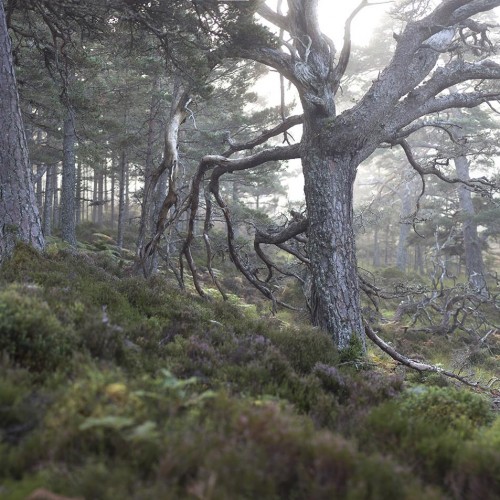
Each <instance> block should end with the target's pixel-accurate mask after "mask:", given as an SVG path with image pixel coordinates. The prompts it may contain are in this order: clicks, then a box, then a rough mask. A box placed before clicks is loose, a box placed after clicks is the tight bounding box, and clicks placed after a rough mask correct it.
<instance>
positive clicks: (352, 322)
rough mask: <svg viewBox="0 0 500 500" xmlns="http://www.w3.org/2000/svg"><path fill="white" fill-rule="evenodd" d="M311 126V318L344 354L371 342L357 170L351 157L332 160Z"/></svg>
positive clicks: (305, 159) (307, 167) (307, 139)
mask: <svg viewBox="0 0 500 500" xmlns="http://www.w3.org/2000/svg"><path fill="white" fill-rule="evenodd" d="M315 132H316V131H315V130H314V127H311V125H308V124H306V126H305V130H304V135H303V138H302V167H303V171H304V180H305V186H304V191H305V197H306V203H307V213H308V218H309V229H308V238H309V240H308V241H309V242H308V251H309V255H310V260H311V273H312V290H311V298H310V310H311V311H310V312H311V319H312V322H313V324H314V325H316V326H319V327H320V328H321V329H322V330H325V331H327V332H329V333H330V334H331V335H332V337H333V340H334V342H335V344H336V345H337V346H338V347H339V348H340V349H345V348H347V347H349V344H350V343H351V342H352V340H353V339H354V338H355V337H357V338H358V339H360V340H361V342H362V344H363V345H364V343H365V340H364V339H365V336H364V327H363V321H362V318H361V306H360V297H359V284H358V275H357V264H356V254H355V240H354V229H353V185H354V179H355V176H356V168H355V166H354V165H353V164H352V163H351V162H350V158H349V156H348V155H346V156H327V155H325V153H324V148H323V149H322V148H321V146H320V145H319V144H317V140H316V138H315V137H317V135H318V134H317V133H315Z"/></svg>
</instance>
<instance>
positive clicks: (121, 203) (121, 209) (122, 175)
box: [116, 151, 127, 248]
mask: <svg viewBox="0 0 500 500" xmlns="http://www.w3.org/2000/svg"><path fill="white" fill-rule="evenodd" d="M119 168H120V170H119V179H118V191H119V194H118V235H117V238H116V244H117V246H118V247H119V248H123V232H124V229H125V217H126V214H125V182H126V178H127V175H126V170H127V156H126V154H125V151H122V153H121V156H120V166H119Z"/></svg>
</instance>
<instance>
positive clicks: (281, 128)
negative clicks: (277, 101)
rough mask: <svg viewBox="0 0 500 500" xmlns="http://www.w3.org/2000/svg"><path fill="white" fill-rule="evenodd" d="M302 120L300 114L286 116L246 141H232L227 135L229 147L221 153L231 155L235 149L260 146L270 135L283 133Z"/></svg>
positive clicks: (240, 149) (274, 135)
mask: <svg viewBox="0 0 500 500" xmlns="http://www.w3.org/2000/svg"><path fill="white" fill-rule="evenodd" d="M302 122H303V117H302V115H293V116H289V117H288V118H286V119H285V120H284V121H283V122H282V123H280V124H278V125H276V126H275V127H273V128H271V129H268V130H263V131H262V132H261V133H260V135H259V136H258V137H255V138H254V139H251V140H249V141H247V142H240V143H237V142H234V141H233V140H232V139H231V138H230V137H228V139H227V141H228V143H229V149H228V150H227V151H225V152H224V153H222V156H231V155H232V154H233V153H235V152H236V151H243V150H245V149H253V148H255V147H256V146H260V145H261V144H264V143H265V142H266V141H268V140H269V139H271V138H272V137H276V136H277V135H279V134H282V133H285V132H286V131H288V130H289V129H291V128H292V127H295V126H296V125H300V124H301V123H302Z"/></svg>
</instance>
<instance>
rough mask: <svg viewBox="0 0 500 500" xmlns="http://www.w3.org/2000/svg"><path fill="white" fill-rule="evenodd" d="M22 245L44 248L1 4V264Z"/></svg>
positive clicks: (9, 45)
mask: <svg viewBox="0 0 500 500" xmlns="http://www.w3.org/2000/svg"><path fill="white" fill-rule="evenodd" d="M18 241H23V242H25V243H28V244H30V245H32V246H33V247H35V248H37V249H39V250H41V249H43V248H44V246H45V240H44V237H43V234H42V226H41V220H40V215H39V212H38V208H37V206H36V200H35V193H34V189H33V182H32V174H31V166H30V162H29V156H28V148H27V144H26V135H25V132H24V127H23V122H22V118H21V111H20V108H19V95H18V93H17V84H16V77H15V74H14V67H13V63H12V53H11V42H10V38H9V34H8V32H7V25H6V22H5V12H4V8H3V3H2V2H0V263H2V262H3V261H4V260H5V259H6V258H8V257H9V256H10V254H11V253H12V251H13V249H14V247H15V244H16V243H17V242H18Z"/></svg>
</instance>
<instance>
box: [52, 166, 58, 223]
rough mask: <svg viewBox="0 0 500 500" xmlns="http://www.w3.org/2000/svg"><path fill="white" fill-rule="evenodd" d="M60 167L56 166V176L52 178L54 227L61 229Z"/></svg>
mask: <svg viewBox="0 0 500 500" xmlns="http://www.w3.org/2000/svg"><path fill="white" fill-rule="evenodd" d="M58 175H59V172H58V167H57V165H54V175H53V176H52V182H53V185H52V193H53V195H54V201H53V202H52V227H55V228H59V182H58Z"/></svg>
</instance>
